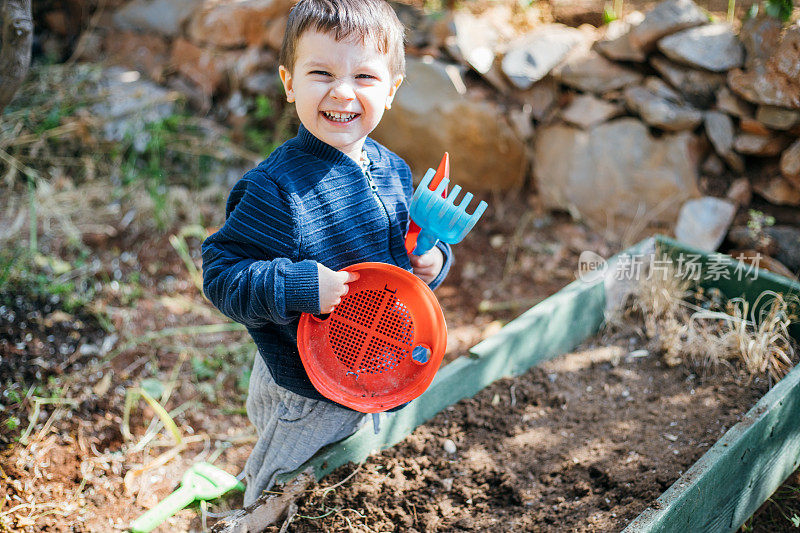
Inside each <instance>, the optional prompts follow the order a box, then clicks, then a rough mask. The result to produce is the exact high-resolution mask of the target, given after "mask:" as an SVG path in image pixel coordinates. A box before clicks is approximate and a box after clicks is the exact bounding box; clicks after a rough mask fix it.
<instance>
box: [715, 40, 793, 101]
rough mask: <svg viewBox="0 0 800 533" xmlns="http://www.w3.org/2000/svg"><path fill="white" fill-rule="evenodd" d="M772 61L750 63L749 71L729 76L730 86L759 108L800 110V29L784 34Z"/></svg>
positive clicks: (735, 72) (772, 56)
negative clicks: (760, 105) (758, 105)
mask: <svg viewBox="0 0 800 533" xmlns="http://www.w3.org/2000/svg"><path fill="white" fill-rule="evenodd" d="M764 54H766V55H767V57H768V59H766V60H764V59H759V60H754V61H752V62H751V61H748V67H747V70H744V71H743V70H741V69H733V70H731V71H730V72H728V86H729V87H730V88H731V89H732V90H733V91H734V92H735V93H736V94H738V95H739V96H741V97H742V98H744V99H745V100H748V101H750V102H753V103H755V104H762V105H772V106H778V107H785V108H790V109H800V25H798V24H794V25H793V26H791V27H789V28H788V29H787V30H786V33H784V35H783V38H782V39H781V42H780V43H779V44H778V46H777V47H776V48H775V49H774V50H773V51H772V53H768V52H764Z"/></svg>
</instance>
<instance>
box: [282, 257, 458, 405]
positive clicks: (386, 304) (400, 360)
mask: <svg viewBox="0 0 800 533" xmlns="http://www.w3.org/2000/svg"><path fill="white" fill-rule="evenodd" d="M344 270H346V271H348V272H358V274H359V275H360V277H359V278H358V280H356V281H354V282H352V283H349V291H348V293H347V295H346V296H345V297H344V298H343V299H342V301H341V303H339V305H337V306H336V308H335V309H334V310H333V312H332V313H331V314H329V315H328V316H327V317H319V316H315V315H311V314H308V313H303V315H302V316H301V317H300V325H299V327H298V330H297V347H298V349H299V351H300V358H301V360H302V361H303V366H304V367H305V369H306V372H307V373H308V377H309V378H311V383H312V384H313V385H314V387H315V388H316V389H317V390H318V391H319V392H320V394H322V395H323V396H325V397H326V398H328V399H331V400H333V401H335V402H337V403H339V404H341V405H344V406H346V407H350V408H351V409H355V410H356V411H361V412H362V413H378V412H381V411H386V410H387V409H391V408H393V407H397V406H398V405H401V404H403V403H406V402H408V401H411V400H413V399H414V398H416V397H417V396H419V395H420V394H422V393H423V392H424V391H425V389H427V388H428V385H430V384H431V381H433V376H434V374H436V370H437V369H438V368H439V364H440V363H441V362H442V357H443V356H444V351H445V347H446V345H447V326H446V325H445V321H444V314H443V313H442V309H441V307H439V302H438V301H437V300H436V297H435V296H434V295H433V292H432V291H431V289H430V288H429V287H428V286H427V285H426V284H425V283H424V282H423V281H422V280H421V279H419V278H418V277H416V276H415V275H414V274H412V273H410V272H407V271H406V270H403V269H402V268H399V267H396V266H394V265H389V264H385V263H359V264H356V265H352V266H349V267H347V268H345V269H344Z"/></svg>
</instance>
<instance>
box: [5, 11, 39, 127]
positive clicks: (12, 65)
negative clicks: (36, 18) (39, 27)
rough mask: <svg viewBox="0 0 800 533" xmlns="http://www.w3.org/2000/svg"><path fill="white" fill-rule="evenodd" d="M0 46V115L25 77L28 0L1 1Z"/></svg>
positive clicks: (28, 41)
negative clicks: (1, 26)
mask: <svg viewBox="0 0 800 533" xmlns="http://www.w3.org/2000/svg"><path fill="white" fill-rule="evenodd" d="M0 20H2V24H3V28H2V32H3V33H2V42H0V47H1V48H0V113H2V112H3V110H4V109H5V107H6V106H7V105H8V103H9V102H11V99H12V98H14V95H15V94H16V92H17V89H19V87H20V85H22V81H23V80H24V79H25V76H26V75H27V74H28V67H29V66H30V64H31V46H32V44H33V19H32V18H31V0H5V2H3V7H2V12H0Z"/></svg>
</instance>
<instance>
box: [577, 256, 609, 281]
mask: <svg viewBox="0 0 800 533" xmlns="http://www.w3.org/2000/svg"><path fill="white" fill-rule="evenodd" d="M607 271H608V261H606V260H605V259H603V257H602V256H600V255H598V254H596V253H594V252H592V251H591V250H584V251H582V252H581V255H580V257H578V279H579V280H581V281H583V282H585V283H593V282H595V281H597V280H599V279H601V278H603V277H605V275H606V272H607Z"/></svg>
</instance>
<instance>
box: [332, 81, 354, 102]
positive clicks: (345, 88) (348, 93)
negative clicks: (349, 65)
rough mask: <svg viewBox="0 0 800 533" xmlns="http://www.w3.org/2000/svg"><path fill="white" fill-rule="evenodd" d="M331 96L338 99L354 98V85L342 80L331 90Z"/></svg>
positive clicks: (347, 99)
mask: <svg viewBox="0 0 800 533" xmlns="http://www.w3.org/2000/svg"><path fill="white" fill-rule="evenodd" d="M331 97H332V98H335V99H337V100H346V101H349V100H354V99H355V97H356V93H355V91H354V90H353V87H352V86H351V85H350V84H349V83H347V82H346V81H340V82H339V83H337V84H336V85H335V86H334V87H333V89H332V90H331Z"/></svg>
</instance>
